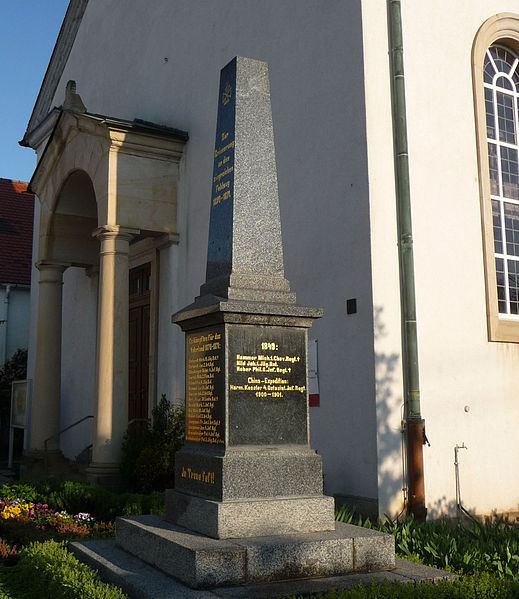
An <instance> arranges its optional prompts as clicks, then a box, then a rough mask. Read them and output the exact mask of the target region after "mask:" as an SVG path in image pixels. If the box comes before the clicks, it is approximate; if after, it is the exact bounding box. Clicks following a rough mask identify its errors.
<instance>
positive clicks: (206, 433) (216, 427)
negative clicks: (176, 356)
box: [186, 332, 224, 445]
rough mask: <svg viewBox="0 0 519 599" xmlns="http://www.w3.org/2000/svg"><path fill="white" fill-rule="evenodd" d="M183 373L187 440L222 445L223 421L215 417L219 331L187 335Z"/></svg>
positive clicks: (218, 370)
mask: <svg viewBox="0 0 519 599" xmlns="http://www.w3.org/2000/svg"><path fill="white" fill-rule="evenodd" d="M187 346H188V351H187V356H186V359H187V373H186V441H192V442H195V443H210V444H217V445H220V444H223V442H224V440H223V439H222V434H221V428H222V427H221V425H222V422H221V420H219V419H218V418H217V417H215V411H216V408H217V407H218V404H219V401H220V398H219V397H218V393H217V391H216V390H215V377H216V376H218V375H219V374H220V372H221V367H220V366H219V360H220V350H221V334H220V333H215V332H209V333H203V334H198V335H189V336H188V338H187Z"/></svg>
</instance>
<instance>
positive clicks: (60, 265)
mask: <svg viewBox="0 0 519 599" xmlns="http://www.w3.org/2000/svg"><path fill="white" fill-rule="evenodd" d="M34 266H36V268H37V269H38V270H39V271H40V272H42V271H44V270H55V271H56V272H61V273H63V272H64V271H65V270H66V269H67V268H68V267H69V266H70V264H65V263H64V262H46V261H45V260H41V261H40V262H36V264H35V265H34Z"/></svg>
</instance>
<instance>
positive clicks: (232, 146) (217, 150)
mask: <svg viewBox="0 0 519 599" xmlns="http://www.w3.org/2000/svg"><path fill="white" fill-rule="evenodd" d="M226 135H229V134H228V133H227V134H226ZM231 148H234V140H233V141H230V142H229V143H228V144H227V145H226V146H223V147H222V148H216V149H215V151H214V157H215V158H218V156H220V154H223V153H224V152H227V150H230V149H231Z"/></svg>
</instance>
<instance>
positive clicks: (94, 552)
mask: <svg viewBox="0 0 519 599" xmlns="http://www.w3.org/2000/svg"><path fill="white" fill-rule="evenodd" d="M70 547H71V550H72V552H73V553H74V554H75V555H76V557H77V558H78V559H79V560H80V561H82V562H84V563H86V564H88V565H89V566H90V567H92V568H94V569H96V570H98V572H99V575H100V576H101V578H102V580H104V581H105V582H109V583H112V584H115V585H117V586H119V587H121V588H122V589H123V591H124V592H125V593H126V594H127V595H128V596H129V597H130V599H226V598H228V599H277V598H281V597H289V596H291V595H302V596H308V595H312V594H314V593H326V592H327V591H330V590H332V589H347V588H351V587H353V586H355V585H357V584H359V583H360V582H362V584H364V585H365V586H367V585H370V584H372V582H373V581H375V582H378V583H381V582H383V581H385V580H387V581H390V582H406V583H415V582H426V581H438V580H441V579H447V580H454V579H455V578H456V576H455V575H453V574H450V573H448V572H444V571H442V570H437V569H436V568H430V567H428V566H422V565H420V564H415V563H412V562H408V561H406V560H402V559H398V558H397V559H396V567H395V568H394V569H393V570H391V571H386V572H372V573H365V574H360V573H354V574H348V575H345V576H334V577H329V578H318V579H306V580H292V581H289V582H276V583H269V584H258V585H248V586H241V587H226V588H218V589H212V590H210V591H208V590H195V589H191V588H189V587H187V586H185V585H183V584H182V583H180V582H178V581H177V580H175V579H173V578H171V577H169V576H166V575H165V574H164V573H162V572H160V571H159V570H156V569H155V568H153V567H151V566H148V565H147V564H145V563H144V562H142V561H141V560H140V559H138V558H136V557H134V556H132V555H130V554H129V553H126V552H125V551H123V550H122V549H119V548H118V547H116V545H115V541H112V540H109V541H85V542H82V543H71V545H70Z"/></svg>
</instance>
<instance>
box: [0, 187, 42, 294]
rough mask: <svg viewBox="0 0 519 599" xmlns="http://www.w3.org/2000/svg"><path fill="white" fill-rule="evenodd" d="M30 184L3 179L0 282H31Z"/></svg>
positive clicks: (0, 227)
mask: <svg viewBox="0 0 519 599" xmlns="http://www.w3.org/2000/svg"><path fill="white" fill-rule="evenodd" d="M27 185H28V184H27V183H24V182H23V181H11V179H2V178H0V283H17V284H19V285H29V284H30V282H31V264H32V225H33V212H34V194H32V193H28V192H27Z"/></svg>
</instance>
